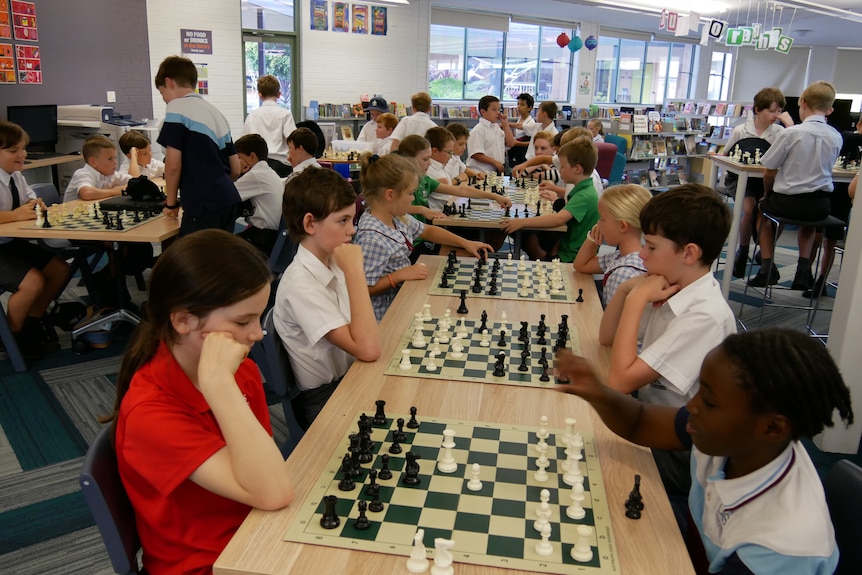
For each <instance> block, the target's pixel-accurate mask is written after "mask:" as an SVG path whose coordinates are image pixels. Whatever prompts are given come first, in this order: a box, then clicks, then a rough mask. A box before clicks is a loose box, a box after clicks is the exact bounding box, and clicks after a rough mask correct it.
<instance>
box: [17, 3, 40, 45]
mask: <svg viewBox="0 0 862 575" xmlns="http://www.w3.org/2000/svg"><path fill="white" fill-rule="evenodd" d="M12 27H13V29H14V31H15V39H16V40H25V41H27V42H37V41H38V40H39V31H38V29H37V28H36V5H35V4H34V3H33V2H16V0H12Z"/></svg>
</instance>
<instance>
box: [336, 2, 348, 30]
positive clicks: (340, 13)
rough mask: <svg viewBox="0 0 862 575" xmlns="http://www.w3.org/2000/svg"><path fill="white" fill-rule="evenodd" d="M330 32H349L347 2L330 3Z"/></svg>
mask: <svg viewBox="0 0 862 575" xmlns="http://www.w3.org/2000/svg"><path fill="white" fill-rule="evenodd" d="M332 31H333V32H350V4H348V3H347V2H333V3H332Z"/></svg>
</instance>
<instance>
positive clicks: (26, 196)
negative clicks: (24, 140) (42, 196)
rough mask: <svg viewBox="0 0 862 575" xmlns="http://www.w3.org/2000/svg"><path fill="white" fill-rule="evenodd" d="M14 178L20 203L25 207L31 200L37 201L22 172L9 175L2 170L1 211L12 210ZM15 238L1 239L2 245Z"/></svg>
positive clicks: (0, 182) (0, 172) (0, 178)
mask: <svg viewBox="0 0 862 575" xmlns="http://www.w3.org/2000/svg"><path fill="white" fill-rule="evenodd" d="M12 178H14V179H15V187H16V188H17V189H18V201H19V202H20V205H22V206H23V205H24V204H26V203H27V202H29V201H30V200H35V199H36V193H35V192H34V191H33V190H32V189H30V186H29V185H27V180H25V179H24V176H23V174H21V172H13V173H11V174H9V173H8V172H6V170H4V169H3V168H0V211H2V212H9V211H11V210H12V185H11V184H10V182H11V180H12ZM12 239H13V238H0V244H5V243H8V242H11V241H12Z"/></svg>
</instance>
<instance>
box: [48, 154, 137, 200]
mask: <svg viewBox="0 0 862 575" xmlns="http://www.w3.org/2000/svg"><path fill="white" fill-rule="evenodd" d="M131 178H132V176H130V175H129V174H127V173H121V172H114V173H113V174H111V175H109V176H104V175H102V174H101V173H100V172H99V170H97V169H96V168H94V167H93V166H91V165H90V164H84V167H83V168H78V169H77V170H75V173H74V174H72V178H71V179H70V180H69V184H68V185H67V186H66V192H65V193H64V194H63V203H66V202H71V201H74V200H77V199H80V198H78V191H79V190H80V189H81V188H86V187H90V188H98V189H100V190H108V189H110V188H114V187H116V186H123V185H125V184H126V183H128V181H129V180H130V179H131Z"/></svg>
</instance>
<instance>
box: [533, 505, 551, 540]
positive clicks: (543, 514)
mask: <svg viewBox="0 0 862 575" xmlns="http://www.w3.org/2000/svg"><path fill="white" fill-rule="evenodd" d="M551 513H552V511H551V505H550V503H548V502H547V501H541V502H540V503H539V506H538V507H536V516H537V517H538V519H536V520H535V521H533V529H535V530H536V531H538V532H539V533H541V532H542V529H543V528H544V526H545V525H547V524H548V523H550V519H551Z"/></svg>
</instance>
